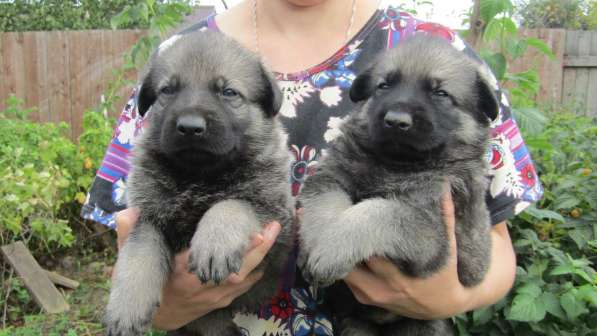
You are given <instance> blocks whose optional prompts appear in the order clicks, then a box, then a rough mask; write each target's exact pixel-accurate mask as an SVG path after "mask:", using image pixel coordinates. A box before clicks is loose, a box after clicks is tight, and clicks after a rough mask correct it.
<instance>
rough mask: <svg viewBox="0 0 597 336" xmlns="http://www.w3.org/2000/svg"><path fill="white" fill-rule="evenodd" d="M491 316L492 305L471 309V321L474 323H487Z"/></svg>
mask: <svg viewBox="0 0 597 336" xmlns="http://www.w3.org/2000/svg"><path fill="white" fill-rule="evenodd" d="M492 318H493V307H492V306H489V307H485V308H481V309H477V310H475V311H473V322H474V324H475V325H483V324H487V323H488V322H489V321H491V319H492Z"/></svg>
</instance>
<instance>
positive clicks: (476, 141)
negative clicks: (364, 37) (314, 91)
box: [300, 35, 498, 335]
mask: <svg viewBox="0 0 597 336" xmlns="http://www.w3.org/2000/svg"><path fill="white" fill-rule="evenodd" d="M480 67H481V66H480V64H477V63H475V62H474V61H472V60H470V59H469V58H468V57H467V56H465V55H464V54H463V53H461V52H460V51H458V50H456V49H455V48H453V47H452V46H451V45H450V44H449V43H448V42H446V41H444V40H441V39H438V38H434V37H429V36H425V35H417V36H415V37H413V38H412V39H409V40H407V41H405V42H403V43H401V44H400V45H399V46H398V47H397V48H396V49H393V50H390V51H388V52H387V53H385V54H383V55H382V56H381V57H380V58H379V59H378V61H377V62H376V63H375V64H374V65H373V66H372V67H370V68H369V69H368V70H366V71H365V72H363V73H362V74H360V75H359V76H358V77H357V78H356V80H355V81H354V83H353V85H352V88H351V91H350V96H351V99H352V100H353V101H355V102H356V103H357V107H356V110H355V111H354V112H353V114H352V115H351V116H350V118H349V119H348V120H347V121H346V123H345V124H344V125H343V126H342V128H341V130H342V133H343V134H342V136H340V137H339V138H338V139H337V140H336V141H335V142H334V143H333V144H332V145H331V148H330V150H329V155H328V156H327V157H326V158H324V160H323V162H322V164H321V165H320V167H319V168H318V169H317V171H316V173H315V175H314V176H312V177H310V178H309V179H308V180H307V182H306V184H305V186H304V189H303V190H302V192H301V196H300V201H301V203H302V204H303V205H304V217H303V221H302V223H301V228H300V237H301V243H302V251H303V255H302V259H303V261H304V271H305V273H306V275H307V277H309V278H311V279H313V280H314V281H316V282H319V283H325V284H329V283H332V282H334V281H337V280H340V279H342V278H343V277H345V276H346V275H347V274H348V273H349V272H350V271H351V270H352V269H353V268H354V267H355V266H356V265H357V264H359V263H361V262H363V261H365V260H367V259H369V258H370V257H372V256H381V257H385V258H388V259H389V260H391V261H393V262H394V263H395V264H396V266H398V267H399V268H400V270H401V271H402V272H404V273H405V274H408V275H410V276H413V277H426V276H429V275H431V274H433V273H435V272H437V271H438V270H439V269H440V268H441V267H442V266H444V265H445V263H446V260H447V257H448V255H449V246H448V237H447V233H446V226H445V224H444V223H443V221H442V214H441V209H442V207H441V198H442V194H443V193H444V192H446V190H447V188H446V187H445V186H446V184H449V186H450V187H451V192H452V196H453V200H454V203H455V210H456V211H455V212H456V238H457V244H458V275H459V278H460V281H461V282H462V284H463V285H465V286H474V285H475V284H478V283H479V282H480V281H481V280H482V279H483V277H484V275H485V273H486V271H487V268H488V263H489V256H490V255H489V254H490V236H489V231H490V219H489V213H488V210H487V206H486V204H485V192H486V188H487V179H486V174H487V172H486V171H487V168H486V164H485V161H484V154H485V153H486V149H487V145H488V144H487V142H488V136H489V131H488V126H489V123H490V120H492V119H494V118H496V116H497V114H498V103H497V100H496V98H495V96H494V94H493V90H492V88H491V87H490V86H489V84H488V82H487V81H486V80H485V79H484V77H483V76H482V72H481V71H480ZM326 301H328V302H330V303H331V306H332V310H333V311H334V313H335V320H336V325H335V328H337V330H336V332H337V334H338V335H447V334H450V333H451V331H450V328H449V325H448V324H447V323H445V322H444V321H432V322H423V321H414V320H408V319H399V318H398V317H397V316H395V315H393V314H390V313H387V312H385V311H383V310H381V309H376V308H373V307H371V306H364V305H359V304H358V303H357V302H356V300H355V299H354V298H353V297H352V295H351V293H350V291H349V290H348V289H347V288H346V287H345V285H344V284H343V283H336V285H334V286H332V287H331V288H329V289H328V290H327V294H326Z"/></svg>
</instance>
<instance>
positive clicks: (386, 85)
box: [377, 82, 390, 90]
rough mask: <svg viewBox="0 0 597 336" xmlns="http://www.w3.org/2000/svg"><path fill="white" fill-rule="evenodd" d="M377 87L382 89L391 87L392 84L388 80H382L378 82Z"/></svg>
mask: <svg viewBox="0 0 597 336" xmlns="http://www.w3.org/2000/svg"><path fill="white" fill-rule="evenodd" d="M377 88H378V89H380V90H387V89H389V88H390V84H388V83H386V82H381V83H379V84H377Z"/></svg>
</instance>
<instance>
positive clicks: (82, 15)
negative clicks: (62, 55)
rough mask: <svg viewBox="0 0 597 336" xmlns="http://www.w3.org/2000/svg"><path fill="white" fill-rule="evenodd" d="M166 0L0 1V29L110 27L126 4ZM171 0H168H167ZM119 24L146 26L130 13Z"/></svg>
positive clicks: (130, 5) (157, 3)
mask: <svg viewBox="0 0 597 336" xmlns="http://www.w3.org/2000/svg"><path fill="white" fill-rule="evenodd" d="M148 2H150V3H155V4H156V5H155V6H156V7H162V6H166V5H167V4H168V1H165V0H160V1H157V2H156V1H145V0H110V1H96V0H67V1H65V0H14V1H10V2H0V31H5V32H9V31H41V30H84V29H110V27H111V24H110V20H111V19H112V18H113V17H114V16H116V15H117V14H119V13H121V12H122V11H123V10H125V9H126V8H131V7H136V6H138V5H140V4H145V3H148ZM170 2H171V1H170ZM119 28H122V29H127V28H143V29H145V28H149V22H148V21H147V20H145V19H144V18H143V17H142V16H132V17H131V18H130V20H127V21H126V22H122V24H120V25H119Z"/></svg>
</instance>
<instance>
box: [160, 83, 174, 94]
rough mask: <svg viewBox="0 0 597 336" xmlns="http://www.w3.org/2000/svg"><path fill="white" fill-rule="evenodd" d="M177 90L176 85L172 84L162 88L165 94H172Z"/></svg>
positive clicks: (161, 90)
mask: <svg viewBox="0 0 597 336" xmlns="http://www.w3.org/2000/svg"><path fill="white" fill-rule="evenodd" d="M175 92H176V90H175V89H174V87H173V86H170V85H166V86H164V87H163V88H161V89H160V93H162V94H165V95H172V94H174V93H175Z"/></svg>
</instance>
